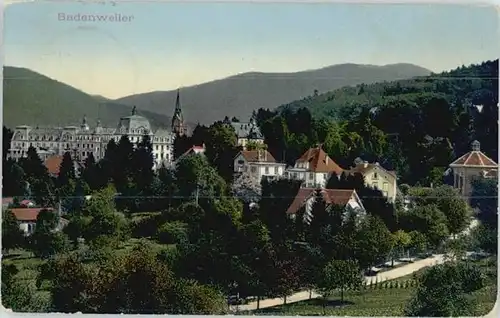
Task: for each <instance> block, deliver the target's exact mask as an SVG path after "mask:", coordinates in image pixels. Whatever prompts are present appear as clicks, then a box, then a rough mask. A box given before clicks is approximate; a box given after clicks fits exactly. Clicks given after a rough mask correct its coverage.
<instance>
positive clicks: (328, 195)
mask: <svg viewBox="0 0 500 318" xmlns="http://www.w3.org/2000/svg"><path fill="white" fill-rule="evenodd" d="M316 190H317V189H316V188H300V189H299V191H298V193H297V195H296V196H295V199H294V200H293V202H292V204H291V205H290V207H289V208H288V210H287V211H286V213H287V215H288V216H289V217H290V218H292V219H293V218H295V216H296V214H297V213H298V212H299V210H300V209H301V208H302V207H304V206H305V211H304V212H305V213H304V222H306V223H310V222H311V220H312V213H311V212H312V208H313V205H314V201H315V193H316ZM321 194H322V195H323V199H324V200H325V203H326V207H327V209H328V208H329V207H330V206H332V205H339V206H342V207H344V208H345V209H346V212H347V211H348V210H350V211H354V212H355V213H356V214H357V215H359V216H360V217H361V216H364V215H366V210H365V208H364V206H363V203H362V202H361V199H360V198H359V196H358V194H357V193H356V190H344V189H321Z"/></svg>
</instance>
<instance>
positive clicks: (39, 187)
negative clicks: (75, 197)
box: [21, 146, 55, 207]
mask: <svg viewBox="0 0 500 318" xmlns="http://www.w3.org/2000/svg"><path fill="white" fill-rule="evenodd" d="M21 166H22V168H23V170H24V172H25V173H26V179H27V182H28V183H29V185H30V189H31V191H32V193H31V195H32V196H33V197H34V200H35V201H36V203H37V204H39V205H41V206H44V207H49V206H53V205H54V204H55V197H54V189H53V182H52V180H51V178H50V177H49V174H48V171H47V167H45V165H44V164H43V162H42V160H41V159H40V157H39V156H38V153H37V152H36V149H35V148H34V147H32V146H30V147H29V148H28V152H27V157H26V158H23V160H22V161H21Z"/></svg>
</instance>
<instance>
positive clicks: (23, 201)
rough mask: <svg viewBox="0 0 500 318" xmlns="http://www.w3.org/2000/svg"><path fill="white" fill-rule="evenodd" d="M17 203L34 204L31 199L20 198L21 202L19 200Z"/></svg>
mask: <svg viewBox="0 0 500 318" xmlns="http://www.w3.org/2000/svg"><path fill="white" fill-rule="evenodd" d="M19 204H20V205H24V206H28V205H30V204H34V203H33V201H31V200H22V201H21V202H19Z"/></svg>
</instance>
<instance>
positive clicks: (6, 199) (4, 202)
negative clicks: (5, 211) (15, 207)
mask: <svg viewBox="0 0 500 318" xmlns="http://www.w3.org/2000/svg"><path fill="white" fill-rule="evenodd" d="M11 203H14V198H2V205H8V204H11Z"/></svg>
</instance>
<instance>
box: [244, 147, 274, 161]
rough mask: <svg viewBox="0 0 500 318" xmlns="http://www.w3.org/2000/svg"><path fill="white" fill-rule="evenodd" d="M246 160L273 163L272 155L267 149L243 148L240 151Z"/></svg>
mask: <svg viewBox="0 0 500 318" xmlns="http://www.w3.org/2000/svg"><path fill="white" fill-rule="evenodd" d="M240 154H242V155H243V157H244V158H245V160H246V161H248V162H268V163H275V162H276V159H274V157H273V155H271V153H270V152H269V151H267V150H243V151H241V152H240Z"/></svg>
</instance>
